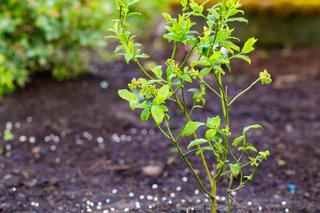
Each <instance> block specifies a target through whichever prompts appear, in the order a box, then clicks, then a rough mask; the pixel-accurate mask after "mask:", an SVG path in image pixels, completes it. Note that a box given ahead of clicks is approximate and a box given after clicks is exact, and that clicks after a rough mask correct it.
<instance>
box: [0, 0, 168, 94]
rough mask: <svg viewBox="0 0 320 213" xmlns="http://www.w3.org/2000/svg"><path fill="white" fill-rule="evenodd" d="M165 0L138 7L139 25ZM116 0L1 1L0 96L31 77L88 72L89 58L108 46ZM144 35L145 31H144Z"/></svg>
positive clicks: (62, 78)
mask: <svg viewBox="0 0 320 213" xmlns="http://www.w3.org/2000/svg"><path fill="white" fill-rule="evenodd" d="M166 2H167V1H166V0H156V1H151V2H150V3H147V4H144V5H138V6H137V8H135V10H138V11H139V10H141V11H144V12H143V14H144V15H143V16H142V17H139V18H136V19H135V23H136V24H135V25H134V26H135V27H136V28H137V26H141V25H142V24H146V23H148V22H150V20H152V18H153V17H154V13H151V12H148V11H154V10H156V11H157V10H160V9H162V8H163V7H164V6H165V5H166V4H165V3H166ZM113 9H114V2H113V1H109V0H90V1H89V0H73V1H65V0H2V1H1V3H0V97H2V96H4V95H5V94H7V93H10V92H11V91H13V90H14V89H15V87H17V86H19V87H22V86H24V85H25V83H26V82H27V80H28V76H29V75H30V74H32V73H34V72H38V71H49V72H51V73H52V75H53V76H54V77H55V78H56V79H57V80H65V79H70V78H74V77H77V76H78V75H80V74H83V73H85V72H87V71H88V70H89V66H88V65H89V62H90V59H91V58H90V54H89V53H92V50H94V51H95V53H96V54H95V55H100V54H99V53H100V52H101V51H102V50H103V48H104V47H105V46H106V41H105V40H104V39H103V38H104V34H105V30H106V29H107V28H108V27H110V26H111V25H112V22H111V20H112V18H113V17H112V15H113V14H114V13H113V12H112V11H113ZM140 31H141V30H140Z"/></svg>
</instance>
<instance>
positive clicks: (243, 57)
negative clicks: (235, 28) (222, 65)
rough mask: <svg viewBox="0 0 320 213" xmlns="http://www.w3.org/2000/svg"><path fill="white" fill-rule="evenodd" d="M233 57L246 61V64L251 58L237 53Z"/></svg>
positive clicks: (249, 62)
mask: <svg viewBox="0 0 320 213" xmlns="http://www.w3.org/2000/svg"><path fill="white" fill-rule="evenodd" d="M233 57H234V58H237V59H240V60H243V61H245V62H247V63H248V64H251V59H250V57H249V56H246V55H241V54H237V55H234V56H233Z"/></svg>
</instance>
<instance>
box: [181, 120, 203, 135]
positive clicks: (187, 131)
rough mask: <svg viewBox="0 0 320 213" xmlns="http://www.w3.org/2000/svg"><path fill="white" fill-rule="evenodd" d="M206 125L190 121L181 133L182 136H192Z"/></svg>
mask: <svg viewBox="0 0 320 213" xmlns="http://www.w3.org/2000/svg"><path fill="white" fill-rule="evenodd" d="M202 125H204V123H201V122H195V121H189V122H188V123H187V124H186V125H185V127H184V128H183V130H182V132H181V136H182V137H187V136H190V135H192V134H193V133H194V132H195V131H197V129H198V128H199V127H200V126H202Z"/></svg>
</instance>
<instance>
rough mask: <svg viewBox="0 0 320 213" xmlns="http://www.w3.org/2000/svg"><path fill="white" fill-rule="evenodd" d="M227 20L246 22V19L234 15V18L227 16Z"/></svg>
mask: <svg viewBox="0 0 320 213" xmlns="http://www.w3.org/2000/svg"><path fill="white" fill-rule="evenodd" d="M228 21H230V22H243V23H248V20H247V19H246V18H244V17H235V18H228Z"/></svg>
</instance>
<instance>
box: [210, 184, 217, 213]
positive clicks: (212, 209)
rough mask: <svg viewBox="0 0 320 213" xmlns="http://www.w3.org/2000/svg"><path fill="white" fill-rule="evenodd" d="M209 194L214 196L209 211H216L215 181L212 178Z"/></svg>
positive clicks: (212, 212)
mask: <svg viewBox="0 0 320 213" xmlns="http://www.w3.org/2000/svg"><path fill="white" fill-rule="evenodd" d="M211 194H212V196H213V197H214V199H211V213H216V212H217V199H216V195H217V181H216V180H215V179H213V181H212V185H211Z"/></svg>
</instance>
